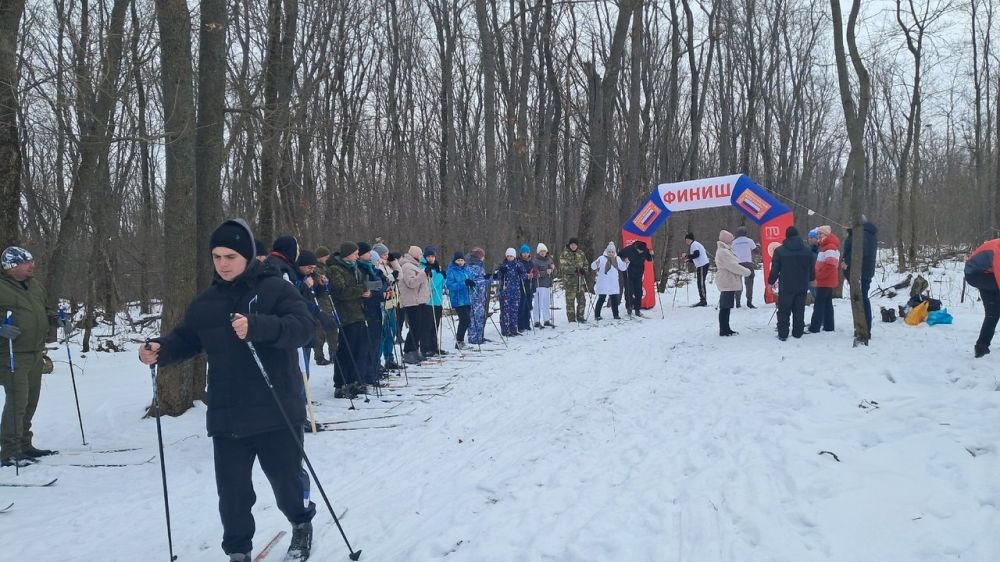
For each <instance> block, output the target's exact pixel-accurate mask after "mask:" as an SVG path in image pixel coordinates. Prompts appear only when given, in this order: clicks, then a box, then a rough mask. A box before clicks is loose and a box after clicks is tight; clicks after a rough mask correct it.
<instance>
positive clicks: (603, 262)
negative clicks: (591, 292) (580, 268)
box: [590, 254, 628, 295]
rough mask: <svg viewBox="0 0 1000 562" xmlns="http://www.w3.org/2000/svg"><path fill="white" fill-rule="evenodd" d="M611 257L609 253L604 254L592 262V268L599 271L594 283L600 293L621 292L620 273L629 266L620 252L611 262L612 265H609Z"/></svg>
mask: <svg viewBox="0 0 1000 562" xmlns="http://www.w3.org/2000/svg"><path fill="white" fill-rule="evenodd" d="M609 259H610V258H608V255H607V254H604V255H602V256H601V257H599V258H597V259H596V260H594V263H592V264H590V269H593V270H594V271H596V272H597V281H596V282H595V283H594V289H595V290H596V292H597V294H598V295H617V294H618V293H620V292H621V285H620V284H619V274H620V272H622V271H625V270H626V269H627V268H628V266H626V265H625V262H623V261H622V259H621V258H620V257H618V254H615V260H614V261H613V262H611V267H607V264H608V261H609ZM605 270H607V271H605Z"/></svg>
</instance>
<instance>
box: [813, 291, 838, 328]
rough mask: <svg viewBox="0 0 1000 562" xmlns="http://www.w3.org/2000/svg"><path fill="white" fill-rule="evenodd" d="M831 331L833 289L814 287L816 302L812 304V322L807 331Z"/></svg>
mask: <svg viewBox="0 0 1000 562" xmlns="http://www.w3.org/2000/svg"><path fill="white" fill-rule="evenodd" d="M821 328H822V329H823V331H824V332H832V331H833V288H827V287H816V302H815V303H813V314H812V320H810V322H809V331H810V332H818V331H820V329H821Z"/></svg>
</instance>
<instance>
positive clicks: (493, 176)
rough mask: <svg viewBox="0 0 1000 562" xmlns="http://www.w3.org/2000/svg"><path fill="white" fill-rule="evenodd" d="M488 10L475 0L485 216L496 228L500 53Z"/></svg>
mask: <svg viewBox="0 0 1000 562" xmlns="http://www.w3.org/2000/svg"><path fill="white" fill-rule="evenodd" d="M486 10H487V8H486V0H476V25H477V27H478V28H479V45H480V46H479V48H480V50H481V55H480V58H482V72H483V106H484V107H483V142H484V145H483V147H484V149H485V152H486V154H485V157H486V161H485V163H484V165H485V170H484V174H485V178H484V179H485V181H486V193H485V194H484V199H485V201H484V205H485V206H484V209H485V211H486V213H485V217H484V218H485V224H486V226H487V228H494V227H495V224H494V220H495V219H494V213H495V209H496V205H495V201H496V198H497V79H496V72H497V68H496V64H497V62H496V61H497V54H496V47H495V43H494V38H493V31H492V30H491V29H490V23H489V15H488V14H487V11H486Z"/></svg>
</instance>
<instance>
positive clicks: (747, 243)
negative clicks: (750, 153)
mask: <svg viewBox="0 0 1000 562" xmlns="http://www.w3.org/2000/svg"><path fill="white" fill-rule="evenodd" d="M863 231H864V237H865V243H864V248H865V249H864V255H863V259H862V264H863V268H862V275H861V282H862V292H863V294H864V306H865V315H866V320H867V322H868V326H869V331H870V329H871V302H870V300H869V297H868V293H869V290H870V287H871V280H872V278H873V277H874V275H875V255H876V251H877V244H878V240H877V238H876V235H877V232H878V231H877V229H876V228H875V225H873V224H872V223H870V222H867V221H865V222H864V226H863ZM808 237H809V241H808V243H807V242H806V241H804V240H803V239H802V238H801V237H800V235H799V231H798V229H797V228H796V227H794V226H792V227H789V228H788V229H787V231H786V232H785V240H784V242H783V243H782V244H781V246H780V247H778V248H777V249H776V250H775V251H774V254H773V256H772V258H771V271H770V276H769V277H768V279H767V283H768V284H769V285H771V286H772V287H774V289H775V291H776V292H777V294H778V307H777V316H778V339H780V340H782V341H785V340H786V339H788V336H789V331H790V332H791V336H792V337H793V338H800V337H802V336H803V334H805V333H807V332H808V333H813V334H815V333H818V332H820V331H825V332H832V331H834V311H833V298H834V291H835V289H836V288H837V287H839V286H841V283H842V280H841V271H842V270H843V271H844V274H845V275H847V274H849V268H850V258H851V248H852V242H853V236H852V233H851V230H850V229H848V237H847V239H846V241H845V243H844V252H843V255H842V254H841V242H840V239H839V238H838V237H837V235H836V234H834V232H833V228H832V227H830V226H828V225H823V226H819V227H816V228H814V229H812V230H810V231H809V235H808ZM685 241H686V242H687V244H688V246H689V251H688V252H687V253H685V254H682V256H681V257H682V258H686V259H687V260H688V261H690V262H692V264H693V266H694V269H695V273H696V275H697V279H698V293H699V297H700V299H699V301H698V302H697V303H696V304H694V305H693V306H695V307H698V306H707V305H708V302H707V300H706V294H705V285H706V282H705V278H706V276H707V273H708V267H709V256H708V253H707V252H706V250H705V247H704V245H702V244H701V243H700V242H698V241H697V240H696V239H695V236H694V234H692V233H688V234H687V236H685ZM760 251H761V249H760V246H759V245H758V244H757V243H756V242H754V241H753V240H752V239H750V238H749V237H748V236H747V228H746V227H745V226H740V227H739V228H737V230H736V235H735V236H734V235H733V234H732V233H731V232H729V231H728V230H722V231H720V232H719V239H718V243H717V249H716V253H715V264H716V268H717V271H716V275H715V284H716V286H717V287H718V288H719V291H720V296H719V335H720V336H733V335H736V334H737V333H738V332H736V331H735V330H733V329H732V327H731V326H730V318H731V311H732V309H733V308H739V307H740V303H741V300H742V297H743V295H744V293H745V295H746V305H747V308H756V307H755V306H754V304H753V280H754V270H755V265H754V255H756V254H760ZM808 294H811V295H812V296H813V299H814V305H813V312H812V318H811V319H810V321H809V324H808V326H807V325H806V322H805V307H806V304H807V302H806V301H807V298H806V296H807V295H808Z"/></svg>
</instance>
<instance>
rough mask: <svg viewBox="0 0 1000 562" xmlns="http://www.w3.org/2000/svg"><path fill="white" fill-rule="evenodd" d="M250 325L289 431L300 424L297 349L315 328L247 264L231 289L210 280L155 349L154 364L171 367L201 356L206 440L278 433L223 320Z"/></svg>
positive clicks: (263, 388)
mask: <svg viewBox="0 0 1000 562" xmlns="http://www.w3.org/2000/svg"><path fill="white" fill-rule="evenodd" d="M237 312H238V313H240V314H243V315H244V316H246V317H247V319H248V320H249V327H248V330H247V340H248V341H250V342H252V343H253V344H254V347H255V348H256V349H257V354H258V355H259V356H260V360H261V362H262V363H263V364H264V368H265V369H266V370H267V374H268V376H269V377H270V379H271V383H272V384H273V385H274V390H275V392H276V393H277V395H278V397H279V398H280V399H281V403H282V404H283V405H284V407H285V411H286V412H288V416H289V417H290V418H291V420H292V424H293V425H296V424H298V425H301V424H302V423H303V422H304V421H305V417H306V412H305V391H304V388H303V386H302V375H301V373H300V371H299V359H298V353H299V351H298V348H300V347H302V346H304V345H306V344H307V343H308V342H309V340H310V339H311V338H312V337H313V333H314V332H315V330H316V325H315V324H314V323H313V318H312V316H311V315H310V314H309V312H308V310H307V309H306V304H305V301H303V299H302V297H301V296H300V295H299V292H298V291H297V290H296V289H295V287H294V286H293V285H292V284H291V283H288V282H286V281H285V280H283V279H282V278H281V277H279V276H278V274H277V272H276V271H275V270H274V269H272V268H270V267H267V266H265V265H263V264H260V263H259V262H257V261H256V260H253V261H251V262H250V263H249V265H248V266H247V271H246V272H245V273H243V275H241V276H239V277H237V278H236V279H235V280H233V281H232V282H227V281H223V280H222V279H220V278H218V277H216V278H215V281H214V282H213V283H212V286H211V287H209V288H208V289H207V290H205V291H204V292H203V293H201V294H200V295H198V296H197V297H196V298H195V300H194V301H193V302H191V304H190V305H189V306H188V308H187V311H186V312H185V314H184V320H183V321H182V322H181V324H180V325H179V326H177V327H176V328H175V329H174V330H173V331H172V332H170V334H168V335H166V336H163V337H161V338H159V339H157V340H155V341H158V342H159V343H160V346H161V347H160V357H159V364H160V365H161V366H164V367H165V366H168V365H173V364H176V363H180V362H182V361H185V360H187V359H190V358H192V357H194V356H196V355H198V354H199V353H201V352H202V351H204V352H205V353H206V354H207V356H208V414H207V420H206V423H207V427H208V434H209V435H210V436H212V435H220V436H229V437H244V436H247V435H254V434H257V433H264V432H267V431H273V430H276V429H281V428H284V427H285V422H284V420H283V419H282V417H281V412H280V411H279V410H278V407H277V405H276V404H275V402H274V398H273V397H272V396H271V391H270V390H269V389H268V387H267V384H266V383H265V380H264V377H263V375H262V374H261V372H260V369H259V368H258V367H257V364H256V362H255V361H254V359H253V356H252V355H251V353H250V349H249V347H248V346H247V344H246V342H244V341H241V340H240V339H239V338H238V337H237V336H236V332H235V331H233V328H232V325H231V322H230V315H231V314H232V313H237Z"/></svg>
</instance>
